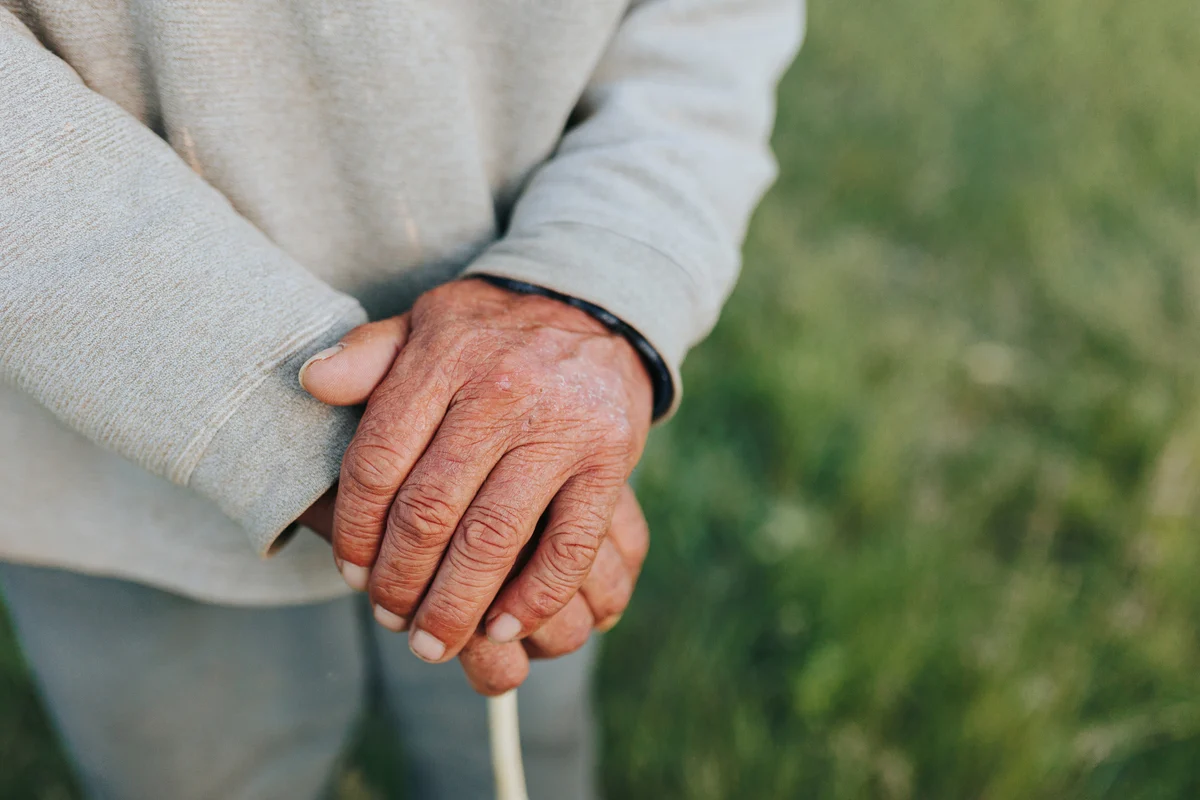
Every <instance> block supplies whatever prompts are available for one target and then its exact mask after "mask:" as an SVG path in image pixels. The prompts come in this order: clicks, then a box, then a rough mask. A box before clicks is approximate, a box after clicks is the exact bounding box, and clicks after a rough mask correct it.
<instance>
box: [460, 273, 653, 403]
mask: <svg viewBox="0 0 1200 800" xmlns="http://www.w3.org/2000/svg"><path fill="white" fill-rule="evenodd" d="M470 277H472V278H479V279H481V280H485V281H487V282H488V283H490V284H492V285H493V286H498V287H500V288H501V289H507V290H508V291H510V292H517V293H518V294H536V295H541V296H542V297H549V298H551V299H553V300H558V301H559V302H562V303H566V304H567V305H569V306H571V307H572V308H578V309H579V310H580V311H582V312H584V313H585V314H587V315H589V316H591V317H593V318H594V319H596V320H597V321H598V322H599V323H600V324H601V325H603V326H604V327H606V328H608V329H609V330H610V331H612V332H613V333H615V334H618V335H619V336H623V337H625V340H626V341H628V342H629V343H630V344H631V345H633V349H635V350H637V352H638V355H639V356H641V358H642V364H643V365H645V367H646V372H648V373H649V374H650V383H651V385H652V386H653V387H654V415H653V418H654V419H658V418H659V417H661V416H662V415H663V414H665V413H667V411H668V410H670V408H671V404H672V403H673V402H674V401H675V384H674V382H673V381H672V380H671V371H670V370H668V369H667V364H666V362H664V361H663V359H662V356H660V355H659V354H658V351H657V350H655V349H654V346H653V345H652V344H650V343H649V342H648V341H646V337H644V336H642V335H641V334H640V333H638V332H637V331H635V330H634V329H633V328H631V327H630V326H629V325H628V324H626V322H625V321H624V320H623V319H621V318H620V317H618V316H616V315H615V314H613V313H611V312H609V311H608V310H606V309H603V308H601V307H600V306H598V305H596V304H595V303H589V302H588V301H586V300H580V299H579V298H578V297H571V296H570V295H569V294H562V293H560V292H556V291H554V290H553V289H547V288H545V287H544V286H538V285H537V284H534V283H526V282H525V281H515V280H513V279H512V278H501V277H498V276H496V275H471V276H470Z"/></svg>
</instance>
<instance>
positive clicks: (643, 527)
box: [608, 483, 650, 580]
mask: <svg viewBox="0 0 1200 800" xmlns="http://www.w3.org/2000/svg"><path fill="white" fill-rule="evenodd" d="M608 537H609V539H611V540H612V543H613V544H614V545H616V546H617V549H618V550H620V551H621V556H622V557H623V558H624V559H625V565H626V566H627V567H629V572H630V574H631V575H632V576H633V577H634V579H635V580H636V579H637V576H638V575H640V574H641V572H642V565H643V564H645V562H646V554H647V553H649V551H650V526H649V525H648V524H647V522H646V516H645V515H644V514H643V513H642V506H641V504H640V503H639V502H638V500H637V495H636V494H634V491H633V487H632V486H630V485H629V484H628V483H627V484H625V485H624V486H622V487H621V494H620V497H619V498H618V499H617V507H616V509H615V510H614V511H613V519H612V525H610V526H609V529H608Z"/></svg>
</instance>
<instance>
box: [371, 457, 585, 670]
mask: <svg viewBox="0 0 1200 800" xmlns="http://www.w3.org/2000/svg"><path fill="white" fill-rule="evenodd" d="M565 477H566V468H565V467H564V466H563V465H562V464H556V463H554V462H553V461H551V460H550V459H549V458H548V457H547V456H546V455H544V454H542V453H541V452H540V451H539V450H537V449H535V448H532V447H525V448H518V449H516V450H513V451H511V452H509V453H508V454H506V455H505V456H504V457H503V458H502V459H500V462H499V463H498V464H497V465H496V467H495V469H493V470H492V473H491V475H489V476H488V478H487V480H486V481H485V482H484V484H483V486H482V487H481V488H480V489H479V493H478V494H477V495H476V496H475V499H474V501H473V502H471V504H470V508H468V509H467V510H466V513H465V514H464V515H463V517H462V521H461V522H460V523H459V524H458V527H457V529H456V530H455V531H454V535H453V538H451V539H450V540H449V542H448V546H447V547H446V548H445V554H444V557H443V558H442V562H441V565H440V566H438V568H437V574H436V576H435V577H434V579H433V583H432V584H431V585H430V587H429V592H428V593H427V594H426V595H425V597H424V599H422V600H421V602H420V607H419V608H418V609H417V611H416V616H415V617H414V618H413V625H412V631H411V633H410V634H409V644H410V646H411V647H412V649H413V652H414V653H416V654H417V655H418V656H420V657H421V658H423V659H425V660H427V661H434V662H438V661H445V660H446V659H449V658H451V657H453V656H454V655H455V654H456V653H457V652H458V651H459V649H460V648H461V647H462V646H463V645H464V644H466V642H467V640H468V639H469V638H470V636H471V634H472V633H474V632H475V631H476V629H477V628H478V626H479V621H480V620H481V619H483V615H484V613H486V612H487V609H488V606H489V605H490V604H491V602H492V600H493V599H494V598H495V597H496V593H497V592H499V591H500V587H501V586H503V585H504V581H505V580H506V579H507V578H508V576H509V574H510V572H511V571H512V566H513V563H514V562H515V561H516V560H517V556H518V555H519V554H520V552H521V548H522V546H523V545H524V544H525V542H527V541H528V540H529V539H530V538H531V537H532V536H533V531H534V528H535V527H536V526H537V523H538V518H539V517H540V516H541V514H542V511H543V510H544V509H545V508H546V506H547V505H548V504H549V503H550V501H551V499H552V498H553V497H554V496H555V494H556V493H557V492H558V490H559V488H560V487H561V486H562V483H563V480H564V478H565ZM391 541H392V537H391V536H389V537H388V542H387V543H385V548H386V547H387V546H388V544H390V543H391ZM535 554H536V551H535ZM392 561H393V559H392V557H391V556H390V555H389V556H388V558H386V559H380V564H381V565H386V564H388V563H391V562H392ZM383 568H386V567H383Z"/></svg>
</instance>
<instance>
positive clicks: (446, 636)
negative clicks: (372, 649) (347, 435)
mask: <svg viewBox="0 0 1200 800" xmlns="http://www.w3.org/2000/svg"><path fill="white" fill-rule="evenodd" d="M343 344H344V349H342V350H341V351H340V352H335V353H333V354H332V355H327V356H326V357H325V358H324V359H322V360H317V361H315V362H314V363H312V364H310V365H309V366H308V367H307V369H306V370H305V373H304V377H303V380H304V384H305V386H306V388H308V389H309V390H310V391H312V392H313V393H314V394H315V395H318V396H319V397H320V399H323V400H326V401H327V402H332V403H336V404H349V403H357V402H361V400H362V399H363V392H362V387H361V382H360V383H358V384H356V383H355V381H354V380H352V379H351V380H348V379H347V378H348V377H349V376H348V375H347V370H346V365H347V364H348V363H349V361H350V360H351V359H348V358H347V356H348V355H349V354H350V353H351V351H355V353H356V355H355V360H357V361H358V362H360V363H365V364H369V365H371V366H372V367H373V368H374V369H375V370H377V371H378V370H382V369H386V368H387V366H388V365H389V364H390V365H391V368H390V370H389V371H388V372H387V376H386V377H385V378H384V380H383V382H382V383H381V384H380V385H379V386H378V388H377V389H376V390H375V392H374V393H373V394H371V395H370V400H369V402H368V405H367V409H366V412H365V414H364V417H363V421H362V423H361V425H360V427H359V432H358V434H357V435H356V437H355V439H354V441H353V442H352V444H351V446H350V448H349V450H348V451H347V453H346V457H345V460H344V462H343V467H342V476H341V483H340V490H339V492H338V496H337V500H336V507H335V513H334V518H333V545H334V550H335V554H336V557H337V559H338V560H339V563H340V565H341V566H342V569H343V574H344V575H345V576H346V577H347V580H348V582H350V583H351V585H354V586H356V587H357V588H365V589H367V590H369V592H370V595H371V600H372V602H373V603H374V604H375V606H376V611H377V618H378V619H379V620H380V622H381V623H383V624H385V625H387V626H388V627H391V628H393V629H396V630H400V629H404V628H406V627H407V628H409V630H410V644H411V646H412V648H413V650H414V652H416V653H417V654H418V655H419V656H421V657H423V658H425V659H426V660H428V661H434V662H440V661H445V660H447V659H449V658H451V657H453V656H454V655H455V654H457V653H458V652H459V651H460V650H461V649H462V647H463V646H464V645H465V644H466V643H467V642H468V640H470V638H471V637H472V635H473V634H475V632H476V630H477V628H478V626H479V624H480V622H481V620H482V619H483V617H484V613H485V611H486V612H487V624H486V630H487V634H488V638H489V639H490V640H491V642H490V643H491V644H493V645H503V644H506V643H510V642H514V641H515V640H517V639H518V638H523V637H528V636H530V635H531V634H534V633H535V632H537V631H538V630H539V628H541V627H542V625H543V624H544V623H546V621H547V620H549V619H550V618H552V617H555V616H556V615H558V614H559V612H564V613H565V614H567V615H570V614H572V613H575V612H573V611H572V610H571V608H570V607H569V605H568V604H569V603H571V602H572V598H573V597H574V596H575V594H576V592H577V591H578V590H579V589H580V588H581V587H582V586H583V584H584V581H585V579H586V578H587V576H588V575H589V572H590V571H591V570H592V563H593V561H595V560H596V559H597V557H598V554H600V553H601V550H602V547H601V545H602V542H603V541H604V535H605V533H606V531H607V530H608V527H609V522H610V520H611V519H612V516H613V512H614V509H615V508H616V504H617V500H618V498H619V497H620V494H621V491H622V487H623V486H624V483H625V480H626V478H627V477H628V475H629V472H630V471H631V470H632V468H633V465H634V464H635V463H636V461H637V458H638V457H639V456H640V453H641V448H642V445H643V443H644V441H645V436H646V432H647V429H648V427H649V422H650V404H651V389H650V384H649V379H648V377H647V375H646V374H645V372H644V370H643V368H642V366H641V363H640V361H639V359H638V356H637V354H636V352H635V351H634V350H633V348H632V347H631V346H630V345H629V343H628V342H626V341H625V340H624V339H623V338H621V337H619V336H616V335H613V334H611V333H609V332H608V331H607V330H606V329H605V328H604V327H603V326H602V325H600V324H599V323H598V322H596V321H595V320H593V319H592V318H591V317H590V316H588V315H587V314H585V313H583V312H581V311H578V310H576V309H574V308H571V307H570V306H567V305H565V304H562V303H559V302H558V301H555V300H551V299H547V298H542V297H536V296H525V295H517V294H513V293H510V292H507V291H505V290H502V289H499V288H496V287H493V286H491V285H490V284H487V283H485V282H482V281H476V280H467V281H459V282H455V283H451V284H447V285H445V286H442V287H439V288H438V289H435V290H433V291H431V292H429V293H428V294H426V295H425V296H423V297H422V298H421V299H420V300H419V301H418V303H417V305H416V306H415V307H414V309H413V311H412V313H411V315H405V316H404V317H398V318H394V319H392V320H385V321H383V322H379V323H373V324H371V325H366V326H363V327H362V328H359V329H357V330H356V331H354V332H352V333H351V334H350V335H348V336H347V337H346V339H345V340H344V342H343ZM393 360H394V363H393ZM543 511H545V512H546V525H545V530H544V533H543V534H542V536H541V537H540V540H539V541H538V542H537V543H536V546H535V547H534V548H533V551H532V553H531V554H530V555H529V561H528V564H526V565H525V566H523V567H522V568H521V569H520V570H519V573H518V574H516V575H515V576H514V577H513V578H512V580H511V581H508V582H507V583H506V580H507V579H508V578H509V575H510V572H512V571H513V567H514V564H515V563H516V562H517V559H518V556H519V555H520V554H521V552H522V549H523V547H524V546H525V544H526V543H527V542H529V540H530V538H531V537H532V535H533V532H534V529H535V526H536V525H537V522H538V519H539V518H540V517H541V516H542V514H543ZM493 599H494V601H493ZM582 603H584V601H580V603H577V604H576V609H580V604H582ZM489 609H490V610H489ZM410 623H411V624H410ZM534 641H535V642H536V639H535V640H534Z"/></svg>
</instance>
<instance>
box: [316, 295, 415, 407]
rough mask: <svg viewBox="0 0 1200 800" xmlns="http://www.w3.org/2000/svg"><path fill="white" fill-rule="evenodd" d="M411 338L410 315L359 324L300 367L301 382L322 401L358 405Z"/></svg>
mask: <svg viewBox="0 0 1200 800" xmlns="http://www.w3.org/2000/svg"><path fill="white" fill-rule="evenodd" d="M407 339H408V315H407V314H405V315H403V316H400V317H391V318H390V319H385V320H381V321H379V322H368V323H367V324H366V325H359V326H358V327H357V328H355V329H354V330H352V331H350V332H349V333H347V334H346V335H345V336H343V337H342V340H341V341H340V342H338V343H337V344H335V345H334V346H333V347H330V348H329V349H327V350H322V351H321V352H320V353H317V354H316V355H315V356H313V357H312V358H310V359H309V360H308V361H306V362H304V366H302V367H300V375H299V380H300V386H302V387H303V388H304V390H305V391H306V392H308V393H309V394H311V395H312V396H313V397H315V398H316V399H318V400H320V401H321V402H322V403H327V404H329V405H331V406H354V405H359V404H360V403H365V402H367V398H368V397H370V396H371V393H372V392H373V391H375V388H376V387H377V386H378V385H379V384H380V382H381V381H382V380H383V379H384V378H385V377H386V376H387V374H388V370H390V369H391V367H392V363H393V362H394V361H395V360H396V356H397V355H399V353H400V349H401V348H403V347H404V343H405V341H406V340H407Z"/></svg>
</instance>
